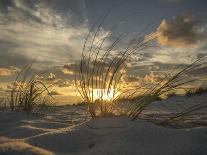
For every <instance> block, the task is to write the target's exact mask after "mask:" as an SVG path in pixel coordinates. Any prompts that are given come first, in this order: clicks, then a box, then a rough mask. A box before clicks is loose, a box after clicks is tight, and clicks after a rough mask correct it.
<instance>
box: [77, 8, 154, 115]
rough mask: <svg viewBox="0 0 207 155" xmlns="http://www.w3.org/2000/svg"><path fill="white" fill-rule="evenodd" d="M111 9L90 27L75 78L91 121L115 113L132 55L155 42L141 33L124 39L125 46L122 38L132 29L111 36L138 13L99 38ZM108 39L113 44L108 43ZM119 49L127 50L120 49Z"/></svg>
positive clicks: (122, 20) (113, 26)
mask: <svg viewBox="0 0 207 155" xmlns="http://www.w3.org/2000/svg"><path fill="white" fill-rule="evenodd" d="M112 8H113V7H112ZM112 8H110V9H109V10H107V11H106V12H105V13H104V14H103V15H102V16H100V17H99V18H98V19H97V20H96V22H95V23H94V25H93V26H92V27H91V30H90V32H89V33H88V35H87V37H86V39H85V43H84V47H83V51H82V57H81V62H80V66H79V72H78V74H77V76H76V79H75V84H76V87H77V89H78V92H79V94H80V95H81V97H82V98H83V100H84V102H85V103H86V104H87V107H88V113H89V114H90V115H91V117H92V118H93V117H96V116H97V115H101V116H105V115H111V113H113V111H114V109H115V108H116V105H115V102H116V100H118V99H119V98H120V96H121V95H122V93H120V92H121V91H120V90H121V89H122V86H121V82H122V78H123V76H124V75H125V74H126V68H127V61H128V60H129V59H130V58H131V56H132V55H134V54H136V53H138V52H139V51H141V50H143V49H146V48H148V47H150V45H149V43H150V42H151V41H152V40H153V39H154V38H150V39H148V40H146V39H145V38H144V37H142V36H140V33H139V34H138V35H137V36H136V37H133V38H131V39H125V41H126V40H127V42H128V43H126V44H125V45H123V44H122V41H123V40H124V39H123V38H124V36H125V35H126V34H128V31H129V29H127V30H124V31H120V32H121V34H119V35H118V36H116V37H115V36H112V34H111V33H110V32H112V31H113V30H116V29H118V26H119V25H120V24H123V23H124V21H125V20H126V19H127V18H129V17H130V16H133V15H134V14H135V13H132V14H129V15H127V16H126V17H124V18H122V19H120V22H118V23H115V24H114V25H112V27H111V29H110V31H109V33H107V34H106V35H105V36H104V37H103V36H102V37H100V35H101V34H102V25H103V22H104V21H105V20H106V18H107V16H108V15H109V12H110V11H111V10H112ZM108 40H113V41H112V43H108ZM120 46H122V47H123V46H125V47H123V48H121V49H120Z"/></svg>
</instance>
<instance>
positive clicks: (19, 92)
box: [8, 65, 53, 113]
mask: <svg viewBox="0 0 207 155" xmlns="http://www.w3.org/2000/svg"><path fill="white" fill-rule="evenodd" d="M31 67H32V65H29V66H26V67H25V68H24V69H22V70H21V71H20V72H19V73H18V75H17V77H16V79H15V81H14V82H13V83H12V84H11V86H10V87H11V89H10V91H9V92H10V95H9V97H8V101H9V106H10V108H11V110H14V111H26V112H27V113H38V112H39V111H40V110H42V109H44V108H46V107H48V106H50V105H51V104H52V103H53V97H52V96H51V95H50V91H49V87H50V86H47V85H45V84H44V83H43V82H42V81H41V80H39V78H38V77H39V74H33V75H31ZM41 74H42V73H41ZM48 94H49V95H48Z"/></svg>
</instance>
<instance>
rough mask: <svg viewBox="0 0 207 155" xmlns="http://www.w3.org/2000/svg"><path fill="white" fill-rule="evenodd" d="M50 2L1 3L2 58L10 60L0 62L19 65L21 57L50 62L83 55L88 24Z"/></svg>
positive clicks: (0, 37)
mask: <svg viewBox="0 0 207 155" xmlns="http://www.w3.org/2000/svg"><path fill="white" fill-rule="evenodd" d="M47 2H48V3H46V1H44V2H43V1H26V0H15V1H14V0H9V1H5V2H4V3H3V2H1V4H0V6H1V7H0V33H1V35H0V49H1V51H2V52H1V53H0V57H3V58H5V59H6V60H7V61H4V62H0V65H6V64H7V65H9V64H10V65H11V64H12V65H16V64H18V63H19V64H21V63H22V61H21V60H24V62H29V61H31V60H33V59H36V60H37V61H38V62H40V63H42V64H45V65H51V64H58V63H66V62H68V61H70V60H71V59H76V58H78V57H79V56H80V53H81V50H82V46H83V40H84V38H85V36H86V34H87V33H88V27H87V25H86V24H85V23H79V25H76V24H75V22H74V20H73V18H72V17H71V15H70V13H68V12H66V13H65V14H63V13H58V12H57V11H55V10H53V9H52V8H51V7H50V6H51V4H50V3H49V1H47ZM22 65H23V64H22ZM24 65H25V64H24Z"/></svg>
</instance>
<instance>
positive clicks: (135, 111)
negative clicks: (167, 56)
mask: <svg viewBox="0 0 207 155" xmlns="http://www.w3.org/2000/svg"><path fill="white" fill-rule="evenodd" d="M205 65H206V59H205V57H203V58H200V59H198V60H196V61H194V62H193V63H191V64H189V65H188V66H187V67H185V68H184V69H182V70H181V71H179V72H178V73H176V74H174V75H167V76H166V77H165V78H163V79H162V80H161V81H159V82H158V83H157V84H155V85H154V86H153V87H151V88H148V89H147V90H146V91H145V92H144V93H143V94H142V97H141V98H138V100H137V101H136V102H135V104H131V105H130V106H129V116H130V117H131V118H132V120H135V119H136V118H137V117H138V116H139V115H140V114H141V113H142V112H143V110H144V109H145V108H146V107H147V106H149V105H150V104H151V103H152V102H153V101H155V100H157V98H160V97H162V96H163V95H167V94H170V93H171V92H172V91H175V90H176V89H179V88H180V87H181V86H184V85H187V84H189V83H192V82H198V81H199V80H204V79H206V76H203V77H198V78H195V77H193V76H190V73H192V72H193V71H194V70H197V69H199V68H203V67H205ZM198 107H199V106H198ZM198 107H197V106H196V108H195V109H194V108H192V107H190V109H191V110H190V111H188V110H187V111H188V112H187V113H190V112H192V111H194V110H197V108H198ZM201 107H202V106H201ZM201 107H200V108H201ZM184 114H186V112H185V111H184V112H183V113H182V115H184Z"/></svg>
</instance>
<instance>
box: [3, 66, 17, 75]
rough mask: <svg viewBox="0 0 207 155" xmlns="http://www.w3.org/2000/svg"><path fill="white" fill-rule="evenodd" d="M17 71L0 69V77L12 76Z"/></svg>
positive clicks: (13, 68) (15, 69)
mask: <svg viewBox="0 0 207 155" xmlns="http://www.w3.org/2000/svg"><path fill="white" fill-rule="evenodd" d="M18 71H19V69H18V68H16V67H13V66H10V67H9V68H0V76H12V75H14V74H16V73H17V72H18Z"/></svg>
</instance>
